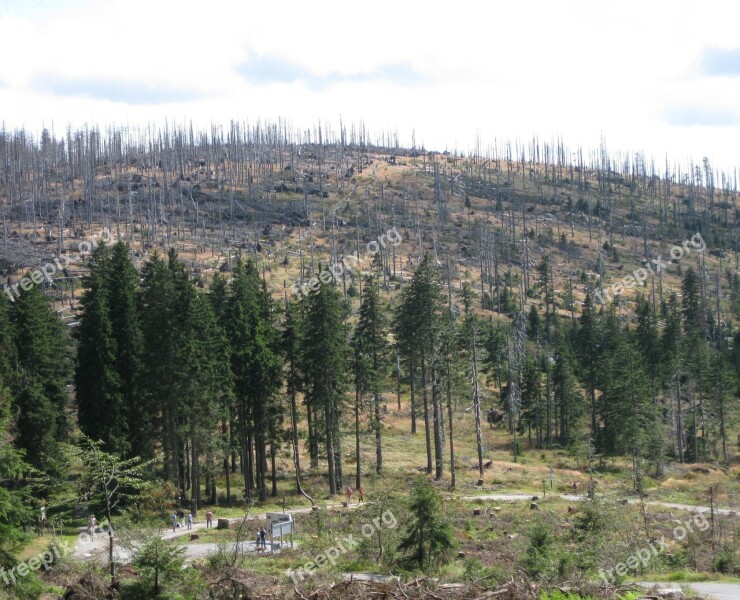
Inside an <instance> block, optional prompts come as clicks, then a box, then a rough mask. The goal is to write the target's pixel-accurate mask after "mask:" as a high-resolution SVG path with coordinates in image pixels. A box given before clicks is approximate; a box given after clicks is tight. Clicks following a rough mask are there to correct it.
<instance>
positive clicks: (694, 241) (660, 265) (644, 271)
mask: <svg viewBox="0 0 740 600" xmlns="http://www.w3.org/2000/svg"><path fill="white" fill-rule="evenodd" d="M706 247H707V244H706V242H705V241H704V238H703V237H701V233H695V234H694V235H692V236H691V239H688V240H684V241H683V243H682V244H681V245H676V246H673V248H671V251H670V253H669V256H670V260H675V261H679V260H681V259H682V258H683V257H684V256H685V255H689V254H691V250H692V249H693V250H695V251H696V252H704V250H705V249H706ZM644 264H645V266H644V267H640V268H639V269H635V270H634V271H632V273H631V274H630V275H625V276H624V277H623V278H622V280H621V281H616V282H615V283H613V284H612V285H610V286H609V287H608V288H606V289H599V290H596V291H595V292H594V295H595V296H596V299H597V300H598V301H599V302H601V304H606V303H607V302H609V301H610V300H611V299H612V298H613V297H614V296H617V295H619V294H621V293H622V292H623V291H624V290H629V289H632V288H633V287H635V286H640V287H642V286H643V285H645V282H646V281H647V278H648V276H650V275H654V274H656V273H661V272H662V271H665V269H666V266H667V265H666V263H665V262H663V259H662V256H658V258H654V259H653V260H651V261H645V263H644Z"/></svg>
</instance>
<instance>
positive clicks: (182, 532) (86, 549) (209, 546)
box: [72, 503, 362, 563]
mask: <svg viewBox="0 0 740 600" xmlns="http://www.w3.org/2000/svg"><path fill="white" fill-rule="evenodd" d="M360 506H362V505H361V504H358V503H354V504H350V505H349V507H348V509H356V508H358V507H360ZM326 508H328V509H333V508H343V507H342V504H338V503H332V504H327V505H326ZM345 510H347V509H345ZM311 511H312V508H311V507H310V506H308V507H300V508H289V509H286V510H285V514H291V515H296V514H305V513H310V512H311ZM247 518H248V519H249V520H252V521H254V522H255V524H256V522H257V521H265V520H266V519H267V514H266V513H255V514H253V515H248V516H247ZM239 519H240V517H232V518H231V520H232V521H237V520H239ZM216 520H217V519H216V518H215V517H214V521H216ZM205 529H206V522H205V521H197V522H196V521H194V522H193V527H192V529H188V528H187V527H185V528H183V527H178V528H177V529H176V530H175V531H172V529H171V528H170V529H166V530H163V531H162V533H161V534H160V537H161V538H162V539H163V540H174V539H177V538H181V537H189V536H190V535H192V534H196V535H197V534H198V532H199V531H203V530H205ZM246 537H247V538H250V537H251V535H246ZM286 544H287V542H286ZM286 544H284V546H285V545H286ZM242 546H243V548H242V550H243V552H245V553H249V552H253V553H256V548H255V542H254V540H252V541H244V542H243V543H242ZM185 547H186V557H188V558H202V557H205V556H207V555H208V554H209V553H210V552H214V551H215V550H216V549H217V548H218V544H213V543H203V544H188V545H187V546H185ZM273 550H274V551H279V550H280V544H279V543H277V542H275V543H274V544H273ZM114 556H115V559H116V560H117V561H120V562H122V563H126V562H129V561H130V560H131V556H130V554H129V553H128V552H127V551H126V550H124V549H123V548H121V547H120V546H119V545H118V544H116V545H115V547H114ZM72 557H73V558H75V559H77V560H90V559H92V558H100V559H102V560H106V561H107V559H108V534H107V533H105V532H102V531H100V530H98V532H97V533H96V534H95V537H94V539H92V540H90V539H89V538H88V536H87V535H86V528H85V527H80V528H79V536H78V538H77V543H76V544H75V547H74V551H73V553H72Z"/></svg>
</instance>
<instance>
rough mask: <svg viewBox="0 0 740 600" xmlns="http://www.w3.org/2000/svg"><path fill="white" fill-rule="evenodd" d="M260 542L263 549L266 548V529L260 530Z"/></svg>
mask: <svg viewBox="0 0 740 600" xmlns="http://www.w3.org/2000/svg"><path fill="white" fill-rule="evenodd" d="M260 542H262V547H263V548H267V529H265V528H264V527H263V528H262V529H260Z"/></svg>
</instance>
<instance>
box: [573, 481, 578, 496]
mask: <svg viewBox="0 0 740 600" xmlns="http://www.w3.org/2000/svg"><path fill="white" fill-rule="evenodd" d="M573 493H574V494H577V493H578V482H577V481H574V482H573Z"/></svg>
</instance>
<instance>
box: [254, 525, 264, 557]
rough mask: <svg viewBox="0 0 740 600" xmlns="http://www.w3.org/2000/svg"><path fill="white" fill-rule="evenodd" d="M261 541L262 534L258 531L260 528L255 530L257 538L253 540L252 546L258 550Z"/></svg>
mask: <svg viewBox="0 0 740 600" xmlns="http://www.w3.org/2000/svg"><path fill="white" fill-rule="evenodd" d="M261 541H262V534H261V533H260V530H259V529H258V530H257V539H256V540H255V543H254V547H255V548H256V551H257V552H259V551H260V542H261Z"/></svg>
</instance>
